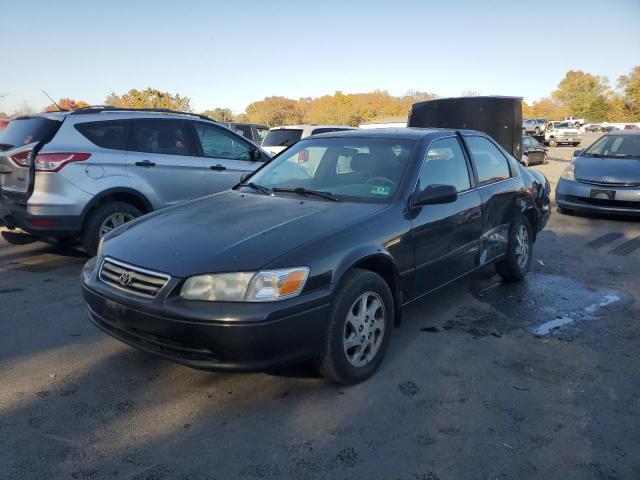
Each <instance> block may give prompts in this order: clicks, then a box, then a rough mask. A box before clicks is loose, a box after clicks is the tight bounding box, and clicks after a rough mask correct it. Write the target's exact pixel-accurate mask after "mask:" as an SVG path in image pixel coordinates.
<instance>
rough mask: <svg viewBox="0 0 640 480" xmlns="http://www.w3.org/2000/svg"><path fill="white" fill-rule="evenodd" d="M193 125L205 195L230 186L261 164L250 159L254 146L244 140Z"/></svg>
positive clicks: (206, 127) (213, 127) (204, 125)
mask: <svg viewBox="0 0 640 480" xmlns="http://www.w3.org/2000/svg"><path fill="white" fill-rule="evenodd" d="M193 126H194V129H195V136H196V138H197V139H198V141H199V142H200V146H201V154H202V156H203V161H204V165H205V170H206V172H207V174H206V175H207V194H208V195H209V194H212V193H217V192H221V191H222V190H226V189H228V188H231V187H233V186H234V185H235V184H237V183H238V182H239V181H240V179H241V177H242V176H243V175H244V174H245V173H251V172H253V171H254V170H256V169H257V168H258V167H260V166H262V165H263V161H261V160H252V151H254V150H256V147H255V145H252V144H251V143H250V142H249V141H248V140H245V139H243V138H241V137H240V136H239V135H234V134H233V133H232V132H229V131H227V130H224V129H222V128H220V127H217V126H215V125H210V124H207V123H201V122H194V123H193Z"/></svg>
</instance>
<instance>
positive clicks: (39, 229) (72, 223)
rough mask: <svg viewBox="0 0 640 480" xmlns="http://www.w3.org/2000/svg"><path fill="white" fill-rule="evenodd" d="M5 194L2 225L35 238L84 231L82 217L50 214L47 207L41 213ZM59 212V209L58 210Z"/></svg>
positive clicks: (0, 205) (1, 203)
mask: <svg viewBox="0 0 640 480" xmlns="http://www.w3.org/2000/svg"><path fill="white" fill-rule="evenodd" d="M31 210H32V209H31V208H30V207H29V206H28V205H26V204H24V203H21V202H19V201H17V200H14V199H12V198H11V197H9V196H7V195H6V194H4V193H0V225H4V226H7V227H9V228H21V229H22V230H24V231H25V232H28V233H30V234H32V235H34V236H41V237H44V236H70V235H76V234H78V233H79V232H80V231H81V230H82V216H81V215H61V214H60V213H58V212H56V213H54V214H48V213H47V208H46V207H40V208H39V210H40V212H39V213H34V212H32V211H31ZM58 210H59V208H58Z"/></svg>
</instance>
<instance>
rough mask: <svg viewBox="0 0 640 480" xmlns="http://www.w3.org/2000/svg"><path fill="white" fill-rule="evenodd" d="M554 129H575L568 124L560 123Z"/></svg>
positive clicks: (554, 125)
mask: <svg viewBox="0 0 640 480" xmlns="http://www.w3.org/2000/svg"><path fill="white" fill-rule="evenodd" d="M553 128H573V127H572V126H571V125H569V124H568V123H567V122H558V123H554V124H553Z"/></svg>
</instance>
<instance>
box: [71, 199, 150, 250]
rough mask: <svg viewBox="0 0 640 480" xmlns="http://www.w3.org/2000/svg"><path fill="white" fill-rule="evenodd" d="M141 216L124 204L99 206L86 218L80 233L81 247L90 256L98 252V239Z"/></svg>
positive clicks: (136, 210) (134, 209)
mask: <svg viewBox="0 0 640 480" xmlns="http://www.w3.org/2000/svg"><path fill="white" fill-rule="evenodd" d="M140 215H142V212H141V211H140V210H138V209H137V208H136V207H134V206H133V205H131V204H129V203H126V202H109V203H105V204H104V205H99V206H98V207H97V208H96V209H95V210H93V211H92V212H91V213H90V214H89V217H88V218H87V220H86V222H85V225H84V229H83V231H82V246H83V247H84V249H85V250H86V251H87V253H88V254H89V255H91V256H95V254H96V253H97V251H98V244H99V243H100V239H101V238H102V237H103V236H104V235H106V234H107V233H109V232H110V231H111V230H113V229H114V228H116V227H119V226H120V225H124V224H125V223H127V222H129V221H131V220H133V219H134V218H137V217H139V216H140Z"/></svg>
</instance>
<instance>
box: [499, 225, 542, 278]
mask: <svg viewBox="0 0 640 480" xmlns="http://www.w3.org/2000/svg"><path fill="white" fill-rule="evenodd" d="M532 239H533V237H532V235H531V225H530V224H529V220H527V218H526V217H524V216H523V215H520V216H518V218H516V220H515V221H514V222H513V223H512V224H511V227H510V228H509V244H508V245H507V255H506V256H505V257H504V258H503V259H502V260H500V261H499V262H497V263H496V271H497V272H498V275H500V276H501V277H502V278H504V279H505V280H507V281H519V280H522V279H523V278H524V276H525V275H526V274H527V272H528V271H529V267H530V266H531V258H532V256H533V241H532Z"/></svg>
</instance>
